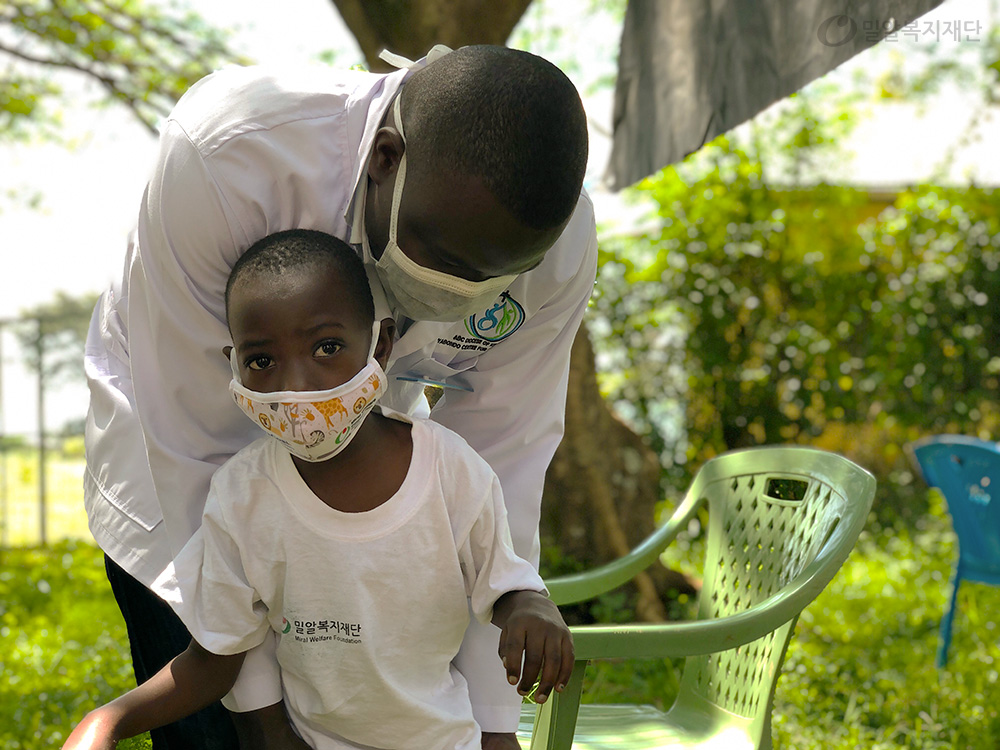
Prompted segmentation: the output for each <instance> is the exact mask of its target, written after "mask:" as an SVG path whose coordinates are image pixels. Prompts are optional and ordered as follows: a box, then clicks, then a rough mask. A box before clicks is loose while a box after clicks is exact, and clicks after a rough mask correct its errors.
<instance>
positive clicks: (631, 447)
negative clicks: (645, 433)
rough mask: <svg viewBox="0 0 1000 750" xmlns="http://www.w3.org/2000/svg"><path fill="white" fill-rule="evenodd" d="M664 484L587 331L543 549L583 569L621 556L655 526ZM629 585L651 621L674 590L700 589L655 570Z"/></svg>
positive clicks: (555, 466) (547, 502)
mask: <svg viewBox="0 0 1000 750" xmlns="http://www.w3.org/2000/svg"><path fill="white" fill-rule="evenodd" d="M659 479H660V464H659V460H658V459H657V456H656V454H655V453H654V452H653V451H652V450H651V449H650V448H649V446H647V445H646V444H645V443H644V442H643V441H642V438H640V437H639V436H638V435H636V434H635V433H634V432H632V430H630V429H629V428H628V427H627V426H626V425H625V424H624V423H623V422H622V421H621V420H619V419H618V418H617V417H616V416H615V415H614V414H613V413H612V411H611V409H610V408H609V406H608V404H607V402H605V400H604V399H603V398H602V396H601V393H600V390H599V388H598V385H597V373H596V368H595V366H594V351H593V347H592V346H591V343H590V337H589V335H588V332H587V329H586V327H585V326H583V327H581V328H580V331H579V333H578V334H577V336H576V340H575V341H574V342H573V354H572V357H571V360H570V377H569V391H568V393H567V397H566V435H565V437H564V438H563V441H562V444H561V445H560V446H559V449H558V450H557V451H556V455H555V457H554V458H553V460H552V464H551V465H550V466H549V471H548V474H547V475H546V477H545V493H544V497H543V500H542V520H541V537H542V545H543V548H548V549H549V550H558V556H559V557H560V558H562V559H569V560H571V561H573V562H574V563H580V564H582V565H583V566H584V569H587V568H591V567H594V566H596V565H599V564H601V563H605V562H609V561H611V560H614V559H615V558H618V557H621V556H622V555H624V554H626V553H627V552H629V550H631V549H632V548H633V547H635V546H636V545H637V544H638V543H639V542H641V541H642V540H643V539H645V538H646V537H647V536H648V535H649V534H650V533H652V531H653V529H654V528H655V519H654V515H653V511H654V507H655V505H656V502H657V500H658V499H659V497H660V483H659ZM629 588H630V598H631V599H632V600H633V603H634V605H635V612H636V615H637V616H638V617H639V618H640V619H642V620H646V621H659V620H663V619H666V610H665V609H664V606H663V599H664V598H665V597H666V596H667V595H668V593H669V592H670V591H676V592H681V593H687V594H693V593H695V590H696V586H695V584H693V583H692V582H691V581H690V580H688V579H687V578H686V577H685V576H683V575H682V574H680V573H677V572H674V571H669V570H667V569H666V568H663V567H661V566H656V565H654V566H652V567H651V568H649V569H648V570H647V571H645V572H644V573H641V574H640V575H639V576H638V577H637V578H636V579H635V580H634V581H633V584H631V585H630V587H629Z"/></svg>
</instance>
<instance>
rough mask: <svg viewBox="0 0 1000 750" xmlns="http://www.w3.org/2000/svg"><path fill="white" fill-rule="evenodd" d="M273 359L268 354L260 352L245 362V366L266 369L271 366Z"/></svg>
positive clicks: (251, 368)
mask: <svg viewBox="0 0 1000 750" xmlns="http://www.w3.org/2000/svg"><path fill="white" fill-rule="evenodd" d="M273 361H274V360H272V359H271V358H270V357H268V356H267V355H266V354H258V355H257V356H256V357H250V359H248V360H247V361H246V363H245V366H246V367H247V368H248V369H250V370H266V369H267V368H268V367H270V366H271V364H272V362H273Z"/></svg>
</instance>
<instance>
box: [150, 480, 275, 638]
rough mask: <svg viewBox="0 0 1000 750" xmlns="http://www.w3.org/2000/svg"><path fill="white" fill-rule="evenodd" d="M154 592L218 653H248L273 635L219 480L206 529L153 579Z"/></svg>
mask: <svg viewBox="0 0 1000 750" xmlns="http://www.w3.org/2000/svg"><path fill="white" fill-rule="evenodd" d="M153 591H155V592H156V593H157V594H158V595H159V596H160V597H161V598H162V599H164V600H165V601H166V602H167V603H168V604H170V606H171V607H172V608H173V610H174V612H176V613H177V616H178V617H180V619H181V620H182V621H183V622H184V624H185V626H187V628H188V630H189V631H191V636H192V637H193V638H194V639H195V640H196V641H198V643H199V644H201V646H202V647H204V648H205V649H206V650H208V651H211V652H212V653H215V654H237V653H242V652H244V651H247V650H249V649H251V648H254V647H255V646H257V645H259V644H260V643H261V642H262V641H263V640H264V638H265V636H266V635H267V632H268V630H269V627H270V626H269V624H268V621H267V607H266V606H265V605H264V603H263V602H262V601H261V599H260V597H259V596H258V594H257V591H256V590H255V589H254V588H253V587H252V586H251V585H250V583H249V582H248V581H247V577H246V572H245V571H244V568H243V563H242V558H241V555H240V549H239V545H238V544H237V542H236V540H235V539H234V538H233V536H232V534H231V533H230V528H229V525H228V524H227V523H226V519H225V516H224V514H223V511H222V508H221V507H220V505H219V502H218V497H217V495H216V493H215V486H214V483H213V488H212V491H211V492H210V494H209V499H208V503H207V504H206V506H205V514H204V517H203V519H202V524H201V527H200V528H199V529H198V531H197V532H195V534H194V536H193V537H191V539H190V540H189V541H188V543H187V544H185V545H184V547H183V549H181V551H180V553H178V555H177V557H176V558H174V561H173V562H172V563H170V565H168V566H167V568H166V569H165V570H164V571H163V572H162V573H161V574H160V575H159V577H158V578H157V579H156V581H154V582H153Z"/></svg>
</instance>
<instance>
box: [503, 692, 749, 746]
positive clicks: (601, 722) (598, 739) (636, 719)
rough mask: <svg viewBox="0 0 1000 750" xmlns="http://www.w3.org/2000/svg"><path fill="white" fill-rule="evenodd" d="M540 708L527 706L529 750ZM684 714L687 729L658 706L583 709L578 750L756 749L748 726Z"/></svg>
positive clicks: (523, 727) (524, 731)
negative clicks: (537, 712)
mask: <svg viewBox="0 0 1000 750" xmlns="http://www.w3.org/2000/svg"><path fill="white" fill-rule="evenodd" d="M535 710H536V709H535V706H534V705H532V704H529V703H526V704H524V705H523V706H522V707H521V722H520V725H519V726H518V730H517V739H518V741H519V742H520V743H521V747H522V748H523V749H524V750H528V748H529V747H530V745H531V730H532V726H533V724H534V721H535ZM674 713H677V712H674ZM683 716H684V717H685V718H686V719H687V720H686V721H685V725H684V726H681V725H679V724H678V723H672V722H671V719H674V718H675V717H673V716H669V715H668V714H666V713H664V712H663V711H660V710H659V709H657V708H656V707H655V706H634V705H614V704H588V705H583V706H580V714H579V717H578V718H577V721H576V733H575V734H574V735H573V750H672V749H674V750H681V749H682V748H702V749H703V750H752V748H753V747H754V743H753V740H752V739H751V738H750V737H749V736H748V734H747V733H746V731H745V728H744V727H743V726H739V725H738V724H737V723H728V722H726V721H719V719H720V716H719V715H718V714H713V713H712V712H707V713H704V714H701V715H700V716H699V715H697V714H692V713H690V712H688V713H685V714H683ZM677 718H680V715H679V716H678V717H677ZM692 720H693V721H692ZM694 722H697V723H698V724H700V726H696V725H695V724H694Z"/></svg>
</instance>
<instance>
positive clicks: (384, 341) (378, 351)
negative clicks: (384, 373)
mask: <svg viewBox="0 0 1000 750" xmlns="http://www.w3.org/2000/svg"><path fill="white" fill-rule="evenodd" d="M380 322H381V328H380V330H379V332H378V343H377V344H375V359H376V361H378V363H379V365H380V366H381V367H382V369H383V370H384V369H385V368H386V366H387V365H388V363H389V355H390V354H392V342H393V341H395V340H396V321H395V320H393V319H392V318H382V320H381V321H380Z"/></svg>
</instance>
